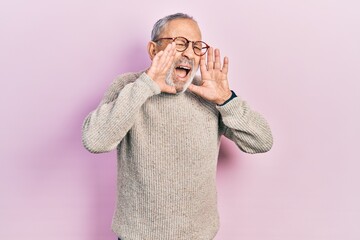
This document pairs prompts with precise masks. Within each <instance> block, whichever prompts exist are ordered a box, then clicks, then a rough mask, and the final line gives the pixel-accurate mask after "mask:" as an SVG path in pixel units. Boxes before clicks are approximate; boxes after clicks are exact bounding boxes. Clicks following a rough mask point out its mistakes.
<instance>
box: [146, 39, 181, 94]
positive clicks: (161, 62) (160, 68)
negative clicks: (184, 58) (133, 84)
mask: <svg viewBox="0 0 360 240" xmlns="http://www.w3.org/2000/svg"><path fill="white" fill-rule="evenodd" d="M175 46H176V45H175V43H174V42H173V43H171V44H169V45H167V46H166V48H165V49H164V50H161V51H160V52H158V53H157V54H156V55H155V57H154V59H153V60H152V63H151V66H150V68H149V69H148V70H147V71H146V74H147V75H148V76H149V77H150V78H151V79H152V80H153V81H154V82H156V83H157V84H158V85H159V87H160V90H161V92H166V93H176V89H175V87H174V86H170V85H168V84H167V83H166V77H167V74H168V71H169V69H170V67H171V65H172V63H173V61H174V57H175V53H176V49H175Z"/></svg>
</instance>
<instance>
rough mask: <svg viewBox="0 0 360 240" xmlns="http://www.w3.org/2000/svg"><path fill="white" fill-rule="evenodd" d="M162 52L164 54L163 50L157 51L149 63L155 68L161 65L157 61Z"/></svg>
mask: <svg viewBox="0 0 360 240" xmlns="http://www.w3.org/2000/svg"><path fill="white" fill-rule="evenodd" d="M163 54H164V51H160V52H158V53H157V54H156V55H155V57H154V59H153V61H152V64H151V65H152V66H154V67H156V68H158V67H159V65H161V64H160V63H159V62H160V58H161V56H162V55H163Z"/></svg>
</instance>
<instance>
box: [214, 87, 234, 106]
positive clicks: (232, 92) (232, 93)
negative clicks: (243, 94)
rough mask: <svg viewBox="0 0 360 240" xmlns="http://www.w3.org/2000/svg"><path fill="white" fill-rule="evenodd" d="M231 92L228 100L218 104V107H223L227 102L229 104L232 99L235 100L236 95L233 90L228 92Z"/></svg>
mask: <svg viewBox="0 0 360 240" xmlns="http://www.w3.org/2000/svg"><path fill="white" fill-rule="evenodd" d="M230 91H231V96H230V98H229V99H228V100H226V101H225V102H224V103H223V104H220V105H218V106H224V105H225V104H227V103H228V102H230V101H231V100H232V99H234V98H236V97H237V95H236V94H235V92H234V91H233V90H230Z"/></svg>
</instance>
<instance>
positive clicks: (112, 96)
mask: <svg viewBox="0 0 360 240" xmlns="http://www.w3.org/2000/svg"><path fill="white" fill-rule="evenodd" d="M175 51H176V50H175V44H174V43H173V44H169V45H168V46H167V47H166V48H165V49H164V50H163V51H159V52H158V53H157V54H156V55H155V56H154V57H153V61H152V63H151V66H150V68H149V69H148V70H147V72H146V73H143V74H142V75H141V76H140V77H139V78H138V79H136V80H135V82H133V83H129V84H126V83H127V80H128V79H126V77H124V79H122V80H123V81H124V82H120V84H119V82H115V83H114V84H113V85H112V86H111V88H110V89H109V91H108V92H107V94H106V96H105V98H104V99H103V101H102V102H101V103H100V106H99V107H98V108H97V109H95V111H93V112H91V113H90V114H89V116H88V117H87V118H86V119H85V122H84V124H83V134H82V141H83V144H84V146H85V148H86V149H88V150H89V151H90V152H93V153H101V152H108V151H110V150H112V149H114V148H116V146H117V145H118V144H119V143H120V141H121V140H122V139H123V137H124V136H125V135H126V134H127V132H128V131H129V130H130V128H131V127H132V126H133V124H134V122H135V119H136V116H137V113H138V112H139V110H140V108H141V106H142V105H143V104H144V103H145V101H146V100H147V99H148V98H149V97H151V96H153V95H155V94H159V93H160V92H167V93H176V89H175V87H173V86H169V85H167V84H166V81H165V78H166V74H167V72H168V69H169V68H170V66H171V63H172V62H173V59H174V56H175Z"/></svg>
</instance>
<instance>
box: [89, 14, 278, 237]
mask: <svg viewBox="0 0 360 240" xmlns="http://www.w3.org/2000/svg"><path fill="white" fill-rule="evenodd" d="M148 54H149V56H150V59H151V60H152V62H151V66H150V67H149V68H148V69H147V70H146V71H142V72H138V73H126V74H123V75H121V76H119V77H118V78H117V79H116V80H115V81H114V82H113V84H112V85H111V86H110V88H109V90H108V91H107V93H106V94H105V97H104V99H103V100H102V101H101V103H100V105H99V106H98V107H97V108H96V109H95V110H94V111H93V112H91V113H90V114H89V115H88V116H87V118H86V119H85V122H84V125H83V144H84V146H85V147H86V148H87V149H88V150H89V151H90V152H93V153H101V152H107V151H110V150H113V149H115V148H116V149H117V202H116V210H115V213H114V216H113V221H112V229H113V231H114V232H115V233H116V235H117V236H118V237H119V239H120V238H121V239H122V240H145V239H149V240H150V239H151V240H153V239H156V240H189V239H191V240H210V239H214V237H215V235H216V233H217V231H218V228H219V216H218V210H217V200H216V199H217V197H216V182H215V177H216V166H217V158H218V153H219V144H220V137H221V135H224V136H226V137H227V138H229V139H231V140H232V141H234V142H235V143H236V144H237V146H238V147H239V148H240V149H241V150H242V151H244V152H247V153H260V152H266V151H268V150H270V148H271V147H272V135H271V131H270V128H269V126H268V124H267V122H266V121H265V119H264V118H263V117H262V116H261V115H260V114H259V113H257V112H255V111H253V110H251V109H250V107H249V106H248V104H247V103H246V102H245V101H243V100H242V99H241V98H240V97H237V96H236V94H235V93H234V92H233V91H231V90H230V88H229V83H228V78H227V73H228V65H229V60H228V58H227V57H225V58H224V60H223V63H222V62H221V59H220V51H219V49H215V50H214V49H213V48H212V47H210V46H209V45H208V44H207V43H205V42H203V41H202V38H201V32H200V29H199V26H198V24H197V22H196V21H195V20H194V19H193V18H192V17H190V16H188V15H186V14H182V13H177V14H173V15H169V16H166V17H164V18H162V19H160V20H158V21H157V22H156V23H155V25H154V28H153V30H152V35H151V41H150V42H149V43H148ZM198 68H200V73H201V76H195V73H196V72H197V70H198Z"/></svg>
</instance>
